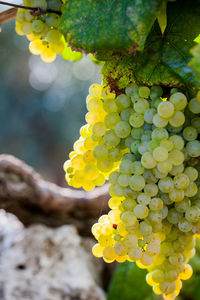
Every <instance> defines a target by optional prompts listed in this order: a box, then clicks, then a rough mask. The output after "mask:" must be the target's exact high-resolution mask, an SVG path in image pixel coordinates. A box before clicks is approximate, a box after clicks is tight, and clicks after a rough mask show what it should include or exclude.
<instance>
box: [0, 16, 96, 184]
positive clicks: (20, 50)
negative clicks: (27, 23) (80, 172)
mask: <svg viewBox="0 0 200 300" xmlns="http://www.w3.org/2000/svg"><path fill="white" fill-rule="evenodd" d="M0 66H1V67H0V78H1V80H0V103H1V105H0V153H8V154H13V155H15V156H17V157H18V158H20V159H23V160H24V161H25V162H26V163H28V164H30V165H32V166H33V167H34V168H36V170H37V171H38V172H40V173H41V174H42V175H44V176H45V177H46V178H48V179H50V180H53V181H54V182H57V183H60V184H64V185H66V183H64V172H63V171H62V165H63V163H64V161H65V160H66V159H67V158H68V153H69V152H70V151H71V150H72V144H73V142H74V141H75V140H76V139H77V138H78V136H79V128H80V126H81V125H83V124H84V122H85V121H84V115H85V113H86V105H85V98H86V96H87V94H88V88H89V86H90V84H91V83H93V82H100V76H99V70H100V67H99V66H97V65H95V64H94V63H93V62H92V61H91V59H90V58H89V56H88V57H84V58H83V59H82V60H80V61H79V62H76V63H74V62H67V61H64V60H63V59H62V58H61V57H59V58H58V59H57V60H56V61H55V62H54V63H52V64H45V63H43V62H42V61H41V60H40V58H39V57H38V56H32V55H30V54H29V51H28V41H27V40H26V38H25V37H19V36H17V35H16V33H15V31H14V22H13V21H12V22H9V23H6V24H4V25H3V26H2V32H1V33H0Z"/></svg>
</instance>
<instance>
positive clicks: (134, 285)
mask: <svg viewBox="0 0 200 300" xmlns="http://www.w3.org/2000/svg"><path fill="white" fill-rule="evenodd" d="M146 274H147V272H146V271H145V270H142V269H139V268H138V267H137V266H136V264H135V263H130V262H125V263H123V264H119V265H118V267H117V270H116V272H115V274H114V276H113V278H112V282H111V285H110V289H109V292H108V300H116V299H117V300H136V299H137V300H155V299H156V296H154V295H153V293H152V289H151V287H150V286H148V285H147V283H146V282H145V276H146Z"/></svg>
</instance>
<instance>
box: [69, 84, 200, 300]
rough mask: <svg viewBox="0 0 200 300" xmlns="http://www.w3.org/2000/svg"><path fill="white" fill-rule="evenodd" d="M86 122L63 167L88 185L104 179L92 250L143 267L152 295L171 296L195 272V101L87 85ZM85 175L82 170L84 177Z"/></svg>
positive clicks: (199, 126)
mask: <svg viewBox="0 0 200 300" xmlns="http://www.w3.org/2000/svg"><path fill="white" fill-rule="evenodd" d="M89 93H90V95H89V96H88V98H87V107H88V111H89V112H88V113H87V115H86V121H87V123H88V124H87V125H85V126H83V127H82V128H81V131H80V133H81V137H80V139H79V140H78V141H77V142H76V143H75V144H74V151H73V152H71V154H70V160H68V161H67V162H66V163H65V165H64V169H65V171H66V179H67V181H68V183H69V184H70V185H72V186H74V187H81V186H82V187H83V188H85V189H86V190H90V189H92V188H94V186H95V185H101V184H103V183H104V181H105V179H107V178H108V179H109V182H110V187H109V193H110V195H111V198H110V200H109V202H108V205H109V207H110V209H111V210H110V211H109V213H108V214H107V215H103V216H101V217H100V219H99V220H98V223H96V224H94V225H93V227H92V233H93V235H94V236H95V238H96V239H97V241H98V243H97V244H96V245H95V246H94V247H93V250H92V251H93V254H94V255H95V256H97V257H103V259H104V261H105V262H108V263H111V262H113V261H114V260H116V261H118V262H124V261H126V260H128V261H131V262H133V261H136V264H137V265H138V266H139V267H141V268H146V269H148V271H149V273H148V275H147V282H148V283H149V284H150V285H151V286H153V290H154V292H155V293H156V294H163V295H164V299H169V300H170V299H174V298H175V297H176V295H178V293H179V291H180V289H181V285H182V283H181V280H185V279H188V278H189V277H190V276H191V275H192V269H191V267H190V266H189V265H188V260H189V259H190V258H191V257H192V256H193V255H194V254H195V249H194V247H195V234H199V233H200V188H199V186H200V178H199V170H200V160H199V157H200V142H199V140H198V135H199V134H200V102H199V101H198V99H197V98H198V97H197V98H193V99H191V100H190V101H189V102H188V100H187V98H186V96H185V95H184V94H183V93H182V92H180V91H179V90H177V89H176V88H172V89H171V90H170V92H169V89H168V91H167V92H165V94H163V89H162V88H161V87H160V86H153V87H151V88H148V87H146V86H142V87H138V86H137V85H136V84H130V85H129V86H127V88H126V89H125V93H122V94H119V95H115V94H114V93H111V92H110V90H109V88H107V87H106V88H103V87H101V86H100V85H97V84H95V85H92V86H91V87H90V90H89ZM86 174H87V176H86Z"/></svg>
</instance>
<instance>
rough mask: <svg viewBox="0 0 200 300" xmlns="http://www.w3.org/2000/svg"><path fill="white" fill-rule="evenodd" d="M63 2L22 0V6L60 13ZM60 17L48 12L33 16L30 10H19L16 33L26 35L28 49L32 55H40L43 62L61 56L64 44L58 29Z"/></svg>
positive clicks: (48, 61) (62, 0)
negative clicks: (28, 42)
mask: <svg viewBox="0 0 200 300" xmlns="http://www.w3.org/2000/svg"><path fill="white" fill-rule="evenodd" d="M64 2H65V1H64V0H23V5H25V6H28V7H39V8H41V9H45V10H49V11H56V12H61V11H62V8H63V3H64ZM59 23H60V15H58V14H56V13H53V12H48V13H45V14H40V13H38V14H36V13H35V14H34V12H32V11H31V10H27V9H23V8H20V9H18V12H17V16H16V26H15V29H16V32H17V33H18V34H19V35H26V37H27V38H28V40H29V41H30V44H29V49H30V52H31V53H32V54H35V55H40V56H41V59H42V60H43V61H44V62H47V63H50V62H53V61H54V60H55V59H56V55H57V54H61V53H62V52H63V51H64V49H65V47H66V42H65V39H64V36H63V35H62V33H61V32H60V31H59V29H58V25H59Z"/></svg>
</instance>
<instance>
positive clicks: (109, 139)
mask: <svg viewBox="0 0 200 300" xmlns="http://www.w3.org/2000/svg"><path fill="white" fill-rule="evenodd" d="M103 141H104V143H105V145H106V146H109V147H116V146H117V145H118V144H119V143H120V138H119V137H118V136H117V135H116V134H115V132H114V130H109V131H107V132H106V134H105V135H104V137H103Z"/></svg>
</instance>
